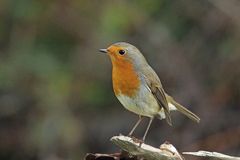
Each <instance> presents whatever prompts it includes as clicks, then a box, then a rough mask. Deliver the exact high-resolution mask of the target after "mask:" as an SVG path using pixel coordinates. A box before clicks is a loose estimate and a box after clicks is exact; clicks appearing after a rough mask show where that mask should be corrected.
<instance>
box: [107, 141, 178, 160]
mask: <svg viewBox="0 0 240 160" xmlns="http://www.w3.org/2000/svg"><path fill="white" fill-rule="evenodd" d="M111 141H112V142H113V143H114V144H116V145H117V146H119V147H120V148H121V149H122V150H124V151H126V152H128V153H129V154H131V155H133V156H137V157H140V158H144V159H147V160H183V157H182V156H181V155H180V154H179V153H178V151H177V150H176V148H175V147H174V146H173V145H171V144H169V143H168V142H165V143H164V144H162V145H161V146H160V148H154V147H152V146H149V145H147V144H144V143H143V144H142V145H141V147H140V146H139V145H140V142H139V141H138V140H136V139H134V138H130V137H126V136H114V137H112V138H111Z"/></svg>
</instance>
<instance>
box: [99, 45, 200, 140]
mask: <svg viewBox="0 0 240 160" xmlns="http://www.w3.org/2000/svg"><path fill="white" fill-rule="evenodd" d="M99 51H100V52H102V53H106V54H107V55H108V56H109V57H110V59H111V62H112V85H113V90H114V93H115V95H116V97H117V99H118V100H119V101H120V103H121V104H122V105H123V106H124V107H125V108H126V109H127V110H129V111H131V112H133V113H135V114H137V115H138V116H139V118H138V121H137V122H136V124H135V125H134V126H133V128H132V129H131V131H130V132H129V134H128V136H132V135H133V133H134V131H135V129H136V128H137V126H138V125H139V124H140V122H141V121H142V119H143V117H148V118H149V122H148V125H147V128H146V130H145V132H144V135H143V137H142V142H144V141H145V139H146V136H147V134H148V131H149V128H150V126H151V124H152V122H153V119H154V118H158V119H160V120H162V119H166V121H167V123H168V124H169V125H170V126H172V119H171V116H170V112H171V111H175V110H176V111H179V112H180V113H182V114H184V115H185V116H187V117H188V118H190V119H191V120H193V121H195V122H197V123H199V122H200V118H199V117H198V116H197V115H196V114H194V113H193V112H191V111H189V110H188V109H187V108H185V107H184V106H182V105H181V104H179V103H178V102H176V101H175V100H174V99H173V98H172V97H171V96H170V95H168V94H167V93H166V92H165V90H164V89H163V86H162V83H161V81H160V79H159V77H158V75H157V74H156V72H155V71H154V70H153V68H152V67H151V66H150V65H149V64H148V62H147V60H146V59H145V57H144V56H143V54H142V53H141V52H140V50H139V49H138V48H137V47H135V46H134V45H132V44H130V43H127V42H117V43H114V44H112V45H110V46H109V47H107V48H106V49H99Z"/></svg>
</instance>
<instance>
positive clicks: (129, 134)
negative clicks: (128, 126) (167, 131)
mask: <svg viewBox="0 0 240 160" xmlns="http://www.w3.org/2000/svg"><path fill="white" fill-rule="evenodd" d="M141 121H142V117H141V116H140V115H139V118H138V121H137V123H136V124H135V125H134V126H133V128H132V130H131V131H130V132H129V133H128V136H130V137H131V136H132V134H133V132H134V130H135V129H136V128H137V126H138V125H139V124H140V122H141Z"/></svg>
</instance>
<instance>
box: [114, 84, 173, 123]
mask: <svg viewBox="0 0 240 160" xmlns="http://www.w3.org/2000/svg"><path fill="white" fill-rule="evenodd" d="M117 98H118V100H119V101H120V102H121V104H122V105H123V106H124V107H125V108H126V109H127V110H129V111H131V112H134V113H136V114H138V115H142V116H147V117H153V116H155V115H160V117H161V119H164V118H165V117H166V116H165V114H164V111H163V108H162V109H160V107H159V105H158V103H157V101H156V99H155V97H154V96H153V95H152V93H151V91H150V89H149V88H148V87H145V86H143V85H142V86H141V87H140V91H139V92H138V94H137V95H136V96H135V97H128V96H125V95H123V94H119V95H117ZM168 106H169V110H176V108H175V106H174V105H173V104H171V103H168Z"/></svg>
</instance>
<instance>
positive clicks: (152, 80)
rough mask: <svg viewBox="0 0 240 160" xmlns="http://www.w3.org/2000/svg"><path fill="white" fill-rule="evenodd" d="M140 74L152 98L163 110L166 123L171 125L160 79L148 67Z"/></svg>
mask: <svg viewBox="0 0 240 160" xmlns="http://www.w3.org/2000/svg"><path fill="white" fill-rule="evenodd" d="M142 73H143V77H144V80H145V81H146V83H147V85H148V87H149V88H150V90H151V92H152V94H153V96H154V97H155V99H156V100H157V102H158V105H159V106H160V107H161V108H163V109H164V113H165V116H166V120H167V123H168V124H169V125H172V120H171V117H170V111H169V107H168V102H167V98H166V95H165V91H164V89H163V87H162V84H161V81H160V79H159V78H158V76H157V74H156V73H155V71H154V70H153V69H152V68H151V67H150V66H147V67H144V69H143V71H142Z"/></svg>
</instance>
